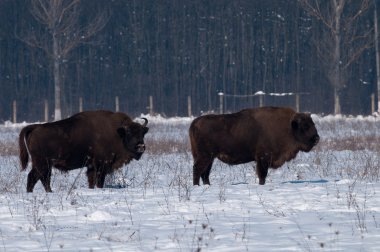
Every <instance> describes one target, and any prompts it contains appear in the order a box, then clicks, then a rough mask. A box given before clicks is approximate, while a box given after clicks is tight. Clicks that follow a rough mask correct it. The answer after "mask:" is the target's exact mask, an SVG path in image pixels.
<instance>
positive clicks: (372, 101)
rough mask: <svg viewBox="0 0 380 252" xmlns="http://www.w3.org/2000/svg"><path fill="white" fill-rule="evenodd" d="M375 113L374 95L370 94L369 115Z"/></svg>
mask: <svg viewBox="0 0 380 252" xmlns="http://www.w3.org/2000/svg"><path fill="white" fill-rule="evenodd" d="M373 113H375V94H371V115H373Z"/></svg>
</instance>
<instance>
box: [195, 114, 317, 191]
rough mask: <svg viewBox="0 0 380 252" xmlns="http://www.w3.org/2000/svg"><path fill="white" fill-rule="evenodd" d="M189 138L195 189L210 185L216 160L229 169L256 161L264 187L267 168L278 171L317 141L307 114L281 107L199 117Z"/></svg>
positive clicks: (258, 173) (261, 183)
mask: <svg viewBox="0 0 380 252" xmlns="http://www.w3.org/2000/svg"><path fill="white" fill-rule="evenodd" d="M189 135H190V143H191V151H192V154H193V158H194V166H193V184H194V185H199V180H200V178H202V181H203V183H204V184H210V180H209V175H210V171H211V166H212V163H213V161H214V159H215V158H218V159H219V160H221V161H222V162H224V163H227V164H230V165H237V164H242V163H247V162H251V161H256V163H257V167H256V173H257V175H258V177H259V183H260V185H263V184H265V179H266V177H267V174H268V168H278V167H280V166H281V165H283V164H284V163H285V162H286V161H289V160H291V159H293V158H295V157H296V155H297V153H298V152H299V151H305V152H308V151H310V150H311V149H312V147H313V146H315V145H316V144H317V143H318V141H319V136H318V133H317V130H316V128H315V125H314V122H313V120H312V119H311V116H310V115H309V114H305V113H296V112H295V111H294V110H292V109H290V108H280V107H263V108H254V109H244V110H242V111H240V112H237V113H233V114H223V115H205V116H201V117H198V118H196V119H195V120H194V121H193V122H192V123H191V125H190V129H189Z"/></svg>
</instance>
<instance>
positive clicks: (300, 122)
mask: <svg viewBox="0 0 380 252" xmlns="http://www.w3.org/2000/svg"><path fill="white" fill-rule="evenodd" d="M291 126H292V131H293V135H294V137H295V139H296V140H297V142H298V143H299V144H300V145H301V150H302V151H305V152H309V151H310V150H311V149H312V148H313V147H314V146H315V145H316V144H317V143H318V142H319V135H318V132H317V129H316V128H315V125H314V122H313V120H312V119H311V116H310V114H305V113H296V114H295V115H294V116H293V118H292V121H291Z"/></svg>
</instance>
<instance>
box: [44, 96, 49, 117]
mask: <svg viewBox="0 0 380 252" xmlns="http://www.w3.org/2000/svg"><path fill="white" fill-rule="evenodd" d="M44 111H45V113H44V115H45V122H48V121H49V103H48V100H46V99H45V100H44Z"/></svg>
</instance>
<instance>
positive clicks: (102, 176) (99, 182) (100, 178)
mask: <svg viewBox="0 0 380 252" xmlns="http://www.w3.org/2000/svg"><path fill="white" fill-rule="evenodd" d="M106 175H107V173H106V172H105V171H104V170H101V171H98V172H97V174H96V186H97V187H98V188H103V187H104V181H105V180H106Z"/></svg>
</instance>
